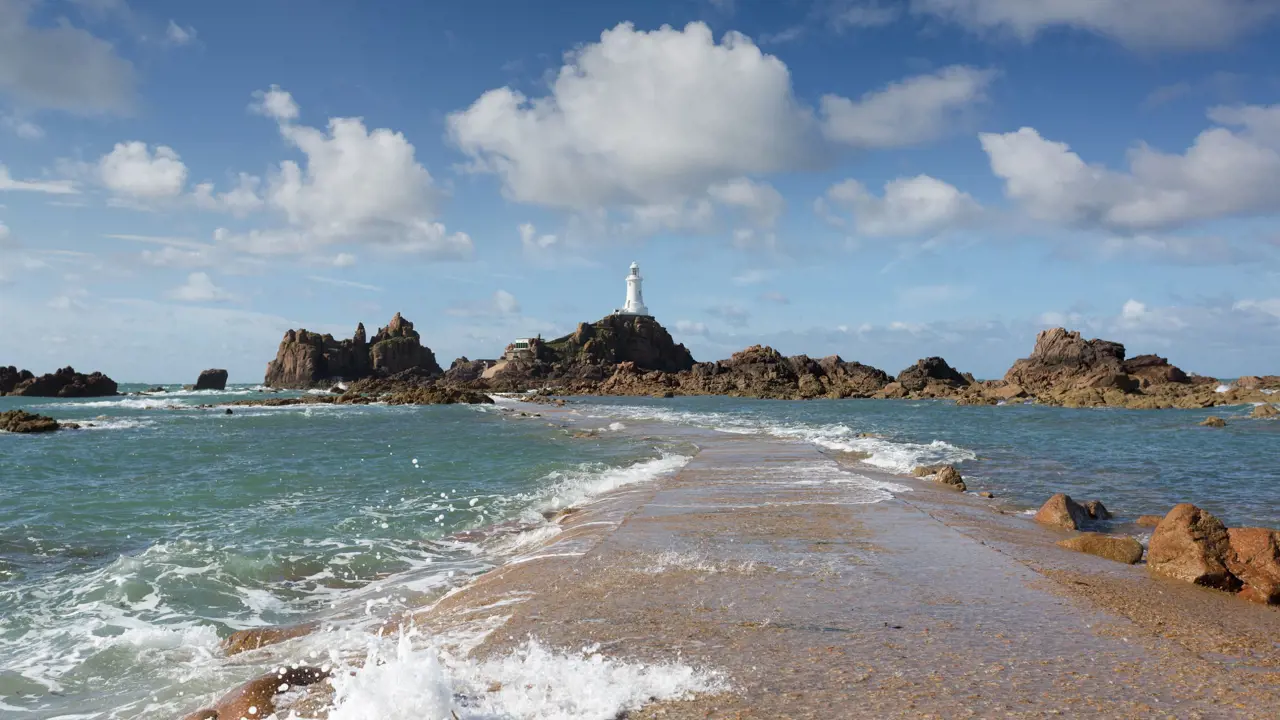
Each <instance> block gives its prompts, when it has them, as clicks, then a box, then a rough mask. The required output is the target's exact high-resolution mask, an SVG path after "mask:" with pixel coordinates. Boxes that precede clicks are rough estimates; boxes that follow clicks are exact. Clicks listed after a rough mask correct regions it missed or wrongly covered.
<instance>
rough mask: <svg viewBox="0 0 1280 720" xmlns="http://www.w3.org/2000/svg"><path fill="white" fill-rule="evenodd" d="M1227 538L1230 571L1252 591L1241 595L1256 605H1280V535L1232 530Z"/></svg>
mask: <svg viewBox="0 0 1280 720" xmlns="http://www.w3.org/2000/svg"><path fill="white" fill-rule="evenodd" d="M1227 536H1228V540H1229V543H1230V550H1229V551H1228V552H1227V556H1226V560H1227V562H1226V565H1227V569H1228V570H1230V571H1231V574H1232V575H1235V576H1236V577H1237V578H1239V579H1240V581H1241V582H1242V583H1244V586H1245V588H1246V589H1247V590H1249V592H1248V593H1245V592H1243V591H1242V592H1241V595H1242V596H1244V597H1245V598H1246V599H1248V600H1253V601H1255V602H1261V603H1263V604H1270V605H1280V532H1276V531H1275V530H1268V529H1266V528H1231V529H1230V530H1228V531H1227Z"/></svg>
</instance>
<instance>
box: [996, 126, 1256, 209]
mask: <svg viewBox="0 0 1280 720" xmlns="http://www.w3.org/2000/svg"><path fill="white" fill-rule="evenodd" d="M1209 118H1210V119H1211V120H1213V121H1214V122H1215V123H1217V124H1218V126H1217V127H1212V128H1209V129H1207V130H1205V131H1203V132H1201V133H1200V134H1199V135H1198V136H1197V137H1196V139H1195V141H1194V142H1193V143H1192V145H1191V147H1190V148H1188V149H1187V150H1186V151H1185V152H1183V153H1181V154H1169V153H1165V152H1161V151H1159V150H1156V149H1154V148H1152V147H1150V146H1148V145H1145V144H1143V145H1138V146H1136V147H1134V148H1133V149H1132V150H1130V152H1129V158H1128V160H1129V169H1128V171H1119V170H1111V169H1109V168H1107V167H1105V166H1102V165H1100V164H1091V163H1087V162H1085V160H1084V159H1082V158H1081V157H1080V156H1079V155H1078V154H1076V153H1075V152H1073V151H1072V150H1071V148H1070V146H1068V145H1067V144H1066V143H1063V142H1056V141H1052V140H1048V139H1045V138H1044V137H1042V136H1041V135H1040V133H1039V132H1037V131H1036V130H1035V129H1034V128H1029V127H1024V128H1022V129H1020V130H1017V131H1015V132H1009V133H1003V134H996V133H984V134H982V135H980V136H979V137H980V139H981V141H982V147H983V149H984V150H985V151H986V153H987V155H988V157H989V158H990V161H991V169H992V171H993V172H995V174H996V175H998V176H999V177H1000V178H1001V179H1003V180H1004V183H1005V194H1006V195H1007V196H1008V197H1009V198H1011V199H1013V200H1017V201H1019V202H1020V203H1021V204H1022V206H1023V208H1024V209H1025V210H1026V212H1027V214H1028V215H1030V216H1031V217H1034V218H1037V219H1040V220H1046V221H1051V222H1057V223H1062V224H1067V225H1075V226H1082V227H1102V228H1106V229H1108V230H1111V231H1115V232H1122V233H1134V232H1141V231H1149V230H1168V229H1173V228H1178V227H1181V226H1185V225H1188V224H1191V223H1194V222H1197V221H1202V220H1209V219H1216V218H1222V217H1228V216H1233V215H1250V214H1273V213H1274V212H1275V208H1276V207H1277V206H1278V205H1280V105H1272V106H1239V107H1217V108H1213V109H1211V110H1210V111H1209Z"/></svg>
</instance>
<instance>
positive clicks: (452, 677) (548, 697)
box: [329, 635, 727, 720]
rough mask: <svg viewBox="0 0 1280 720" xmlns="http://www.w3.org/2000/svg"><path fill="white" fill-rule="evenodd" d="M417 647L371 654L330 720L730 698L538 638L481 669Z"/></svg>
mask: <svg viewBox="0 0 1280 720" xmlns="http://www.w3.org/2000/svg"><path fill="white" fill-rule="evenodd" d="M415 639H417V638H414V637H412V636H411V635H405V636H402V637H400V638H399V639H398V640H397V641H396V642H395V644H394V645H393V646H392V647H378V648H375V649H373V650H370V652H369V655H368V657H367V658H366V661H365V662H364V664H363V667H362V668H361V669H359V670H357V671H356V672H355V673H354V674H353V675H348V674H346V673H341V674H338V675H337V676H336V677H335V678H334V686H335V688H336V693H335V697H334V708H333V710H332V711H331V712H330V714H329V717H330V719H331V720H418V719H419V718H449V717H454V716H456V717H458V718H462V719H471V718H476V719H479V718H530V719H533V718H537V719H538V720H577V719H578V718H582V719H583V720H586V719H587V718H592V719H594V718H609V717H617V716H619V715H620V714H622V713H626V712H631V711H635V710H638V709H640V708H641V707H643V706H644V705H646V704H648V703H650V702H654V701H661V700H676V699H684V698H689V697H692V696H694V695H698V694H705V693H715V692H722V691H724V690H726V689H727V685H726V683H725V681H724V679H723V678H722V676H721V675H720V674H719V673H716V672H712V671H700V670H697V669H695V668H693V667H690V666H688V665H684V664H681V663H665V664H652V665H646V664H641V663H634V662H627V661H623V660H617V659H613V658H609V657H606V656H604V655H602V654H600V653H599V652H597V651H596V650H595V649H594V648H586V649H584V650H582V651H578V652H565V651H558V650H553V649H551V648H548V647H547V646H545V645H543V644H542V643H540V642H539V641H537V640H535V639H530V640H529V641H527V642H526V644H525V645H524V646H522V647H520V648H519V649H517V650H515V651H514V652H511V653H510V654H507V655H505V656H501V657H497V658H493V659H488V660H483V661H476V660H471V659H467V658H459V657H454V656H453V655H451V654H450V653H449V652H448V651H446V650H443V649H441V648H439V647H436V646H434V645H432V644H429V643H427V644H426V645H425V647H424V646H423V645H422V644H421V643H415V642H414V640H415Z"/></svg>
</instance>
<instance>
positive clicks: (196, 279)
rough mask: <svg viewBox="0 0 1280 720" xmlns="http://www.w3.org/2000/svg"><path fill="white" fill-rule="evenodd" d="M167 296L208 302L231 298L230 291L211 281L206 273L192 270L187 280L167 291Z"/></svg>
mask: <svg viewBox="0 0 1280 720" xmlns="http://www.w3.org/2000/svg"><path fill="white" fill-rule="evenodd" d="M169 298H170V299H172V300H180V301H182V302H194V303H209V302H226V301H228V300H230V299H231V295H230V293H228V292H227V291H226V290H223V289H222V288H220V287H218V286H217V285H215V284H214V283H213V279H212V278H210V277H209V275H208V273H202V272H193V273H191V274H190V275H188V276H187V281H186V282H185V283H183V284H182V285H179V286H178V287H176V288H174V289H173V290H170V291H169Z"/></svg>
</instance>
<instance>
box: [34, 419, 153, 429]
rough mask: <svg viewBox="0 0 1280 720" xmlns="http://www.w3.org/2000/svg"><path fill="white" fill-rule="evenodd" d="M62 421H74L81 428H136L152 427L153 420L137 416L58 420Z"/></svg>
mask: <svg viewBox="0 0 1280 720" xmlns="http://www.w3.org/2000/svg"><path fill="white" fill-rule="evenodd" d="M58 422H62V423H75V424H77V425H79V426H80V429H81V430H137V429H139V428H145V427H152V426H154V425H155V422H154V421H152V420H143V419H139V418H111V419H110V420H78V419H77V420H59V421H58Z"/></svg>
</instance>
